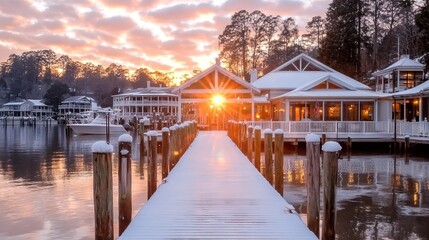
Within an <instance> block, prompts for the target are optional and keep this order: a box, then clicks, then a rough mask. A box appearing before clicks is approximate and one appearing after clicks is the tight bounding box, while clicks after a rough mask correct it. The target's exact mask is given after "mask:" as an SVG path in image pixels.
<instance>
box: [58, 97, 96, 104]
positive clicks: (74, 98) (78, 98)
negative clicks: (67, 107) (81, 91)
mask: <svg viewBox="0 0 429 240" xmlns="http://www.w3.org/2000/svg"><path fill="white" fill-rule="evenodd" d="M81 101H83V102H88V101H90V102H95V100H94V99H93V98H91V97H87V96H73V97H69V98H66V99H65V100H64V101H62V102H61V103H69V102H81Z"/></svg>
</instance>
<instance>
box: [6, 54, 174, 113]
mask: <svg viewBox="0 0 429 240" xmlns="http://www.w3.org/2000/svg"><path fill="white" fill-rule="evenodd" d="M172 79H173V76H172V73H163V72H160V71H151V70H149V69H147V68H139V69H137V70H136V71H134V72H133V73H132V74H130V70H129V69H127V68H125V67H123V66H122V65H117V64H115V63H111V64H110V65H109V66H108V67H106V68H105V67H103V66H102V65H95V64H93V63H91V62H86V63H82V62H79V61H75V60H73V59H71V58H70V57H69V56H67V55H61V56H59V57H57V55H56V53H55V52H54V51H52V50H39V51H28V52H24V53H22V54H21V55H17V54H12V55H10V56H9V58H8V59H7V61H5V62H1V63H0V97H1V98H3V99H0V102H9V101H13V100H17V99H42V98H44V99H45V103H47V104H49V105H54V107H57V106H58V104H59V102H61V101H62V100H64V98H65V97H67V96H74V95H75V96H78V95H90V96H93V97H94V98H95V100H96V101H97V102H98V103H99V104H100V105H101V106H103V107H107V106H112V97H111V96H112V95H114V94H120V93H122V92H124V91H125V89H127V88H139V87H146V86H147V83H148V82H151V84H152V86H155V85H156V86H160V85H161V86H168V85H171V81H172Z"/></svg>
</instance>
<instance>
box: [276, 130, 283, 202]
mask: <svg viewBox="0 0 429 240" xmlns="http://www.w3.org/2000/svg"><path fill="white" fill-rule="evenodd" d="M283 134H284V133H283V130H282V129H276V130H275V131H274V175H275V181H274V186H275V189H276V190H277V192H278V193H279V194H280V195H281V196H283V138H284V136H283Z"/></svg>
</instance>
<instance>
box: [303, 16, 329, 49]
mask: <svg viewBox="0 0 429 240" xmlns="http://www.w3.org/2000/svg"><path fill="white" fill-rule="evenodd" d="M305 28H306V29H307V31H308V38H309V40H310V41H311V42H313V43H314V42H316V46H317V48H316V49H317V51H319V48H320V42H321V40H322V39H323V37H324V35H325V20H324V19H323V18H322V17H321V16H315V17H313V18H312V19H311V21H310V22H307V26H306V27H305Z"/></svg>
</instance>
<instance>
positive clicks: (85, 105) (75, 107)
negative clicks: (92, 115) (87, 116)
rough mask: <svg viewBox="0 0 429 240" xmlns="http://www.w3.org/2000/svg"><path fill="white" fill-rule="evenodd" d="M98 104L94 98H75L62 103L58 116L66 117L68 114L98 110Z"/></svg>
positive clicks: (59, 106)
mask: <svg viewBox="0 0 429 240" xmlns="http://www.w3.org/2000/svg"><path fill="white" fill-rule="evenodd" d="M96 107H97V103H96V102H95V100H94V99H93V98H90V97H86V96H73V97H69V98H67V99H66V100H64V101H62V102H61V104H60V105H58V116H59V117H64V116H66V115H67V114H72V115H73V114H78V113H82V112H85V111H91V110H94V109H96Z"/></svg>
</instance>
